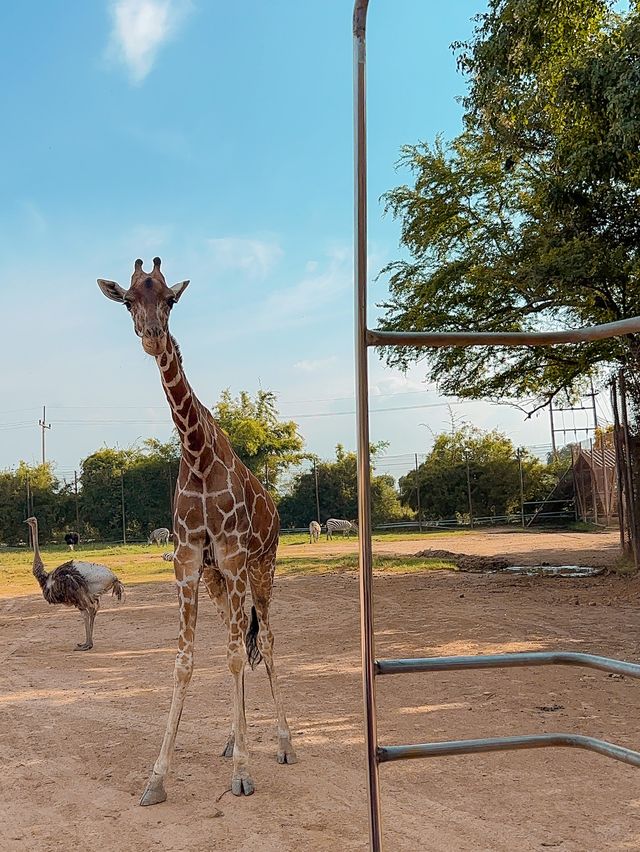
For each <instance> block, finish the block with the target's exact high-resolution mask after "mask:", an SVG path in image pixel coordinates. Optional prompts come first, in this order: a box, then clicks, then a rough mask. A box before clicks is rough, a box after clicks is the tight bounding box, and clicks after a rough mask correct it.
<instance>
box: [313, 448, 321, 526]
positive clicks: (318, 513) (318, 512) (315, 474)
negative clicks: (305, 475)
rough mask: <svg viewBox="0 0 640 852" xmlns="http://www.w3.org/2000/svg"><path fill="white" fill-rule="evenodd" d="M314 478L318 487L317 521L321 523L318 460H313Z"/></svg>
mask: <svg viewBox="0 0 640 852" xmlns="http://www.w3.org/2000/svg"><path fill="white" fill-rule="evenodd" d="M313 480H314V482H315V487H316V521H317V522H318V523H320V492H319V491H318V466H317V464H316V460H315V459H314V460H313Z"/></svg>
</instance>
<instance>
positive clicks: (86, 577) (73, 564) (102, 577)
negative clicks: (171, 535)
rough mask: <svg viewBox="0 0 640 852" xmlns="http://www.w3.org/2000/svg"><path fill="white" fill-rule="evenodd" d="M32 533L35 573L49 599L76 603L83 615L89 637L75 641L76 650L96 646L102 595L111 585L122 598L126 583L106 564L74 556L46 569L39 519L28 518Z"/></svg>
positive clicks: (67, 603) (48, 601)
mask: <svg viewBox="0 0 640 852" xmlns="http://www.w3.org/2000/svg"><path fill="white" fill-rule="evenodd" d="M26 523H27V524H29V526H30V527H31V533H32V536H33V576H34V577H35V578H36V580H37V581H38V583H39V584H40V588H41V589H42V595H43V597H44V599H45V600H46V601H47V603H50V604H64V605H65V606H75V607H76V608H77V609H79V610H80V612H81V613H82V617H83V618H84V629H85V633H86V639H85V641H84V642H81V643H80V644H78V645H76V648H75V650H76V651H89V650H90V649H91V648H93V622H94V620H95V617H96V613H97V612H98V609H99V608H100V595H102V594H104V592H107V591H109V589H111V593H112V594H113V595H114V596H115V597H116V598H117V599H118V600H119V601H121V600H122V598H123V596H124V586H123V585H122V583H121V582H120V580H118V578H117V577H116V575H115V574H114V573H113V571H111V570H110V569H109V568H107V566H106V565H98V564H97V563H96V562H80V560H78V559H71V560H70V561H69V562H64V563H63V564H62V565H59V566H58V567H57V568H55V569H54V570H53V571H51V572H49V573H47V571H46V570H45V567H44V564H43V562H42V558H41V556H40V547H39V544H38V521H37V520H36V518H27V520H26Z"/></svg>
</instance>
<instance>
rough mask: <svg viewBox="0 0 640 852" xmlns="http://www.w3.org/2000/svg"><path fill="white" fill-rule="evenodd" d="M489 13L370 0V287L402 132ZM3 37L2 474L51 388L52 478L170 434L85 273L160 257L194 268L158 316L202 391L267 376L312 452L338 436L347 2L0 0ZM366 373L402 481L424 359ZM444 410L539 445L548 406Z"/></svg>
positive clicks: (379, 287)
mask: <svg viewBox="0 0 640 852" xmlns="http://www.w3.org/2000/svg"><path fill="white" fill-rule="evenodd" d="M483 7H484V4H483V3H482V2H479V0H475V2H474V0H457V2H455V3H447V4H434V3H430V2H428V3H427V2H424V0H396V2H389V0H386V2H385V0H372V2H371V6H370V13H369V36H368V61H369V71H368V82H369V140H370V146H369V185H370V247H369V251H370V272H371V277H372V279H373V278H374V277H375V275H376V273H377V272H378V271H379V269H380V268H381V267H382V266H383V265H384V264H385V263H386V262H388V261H389V260H391V259H393V258H394V257H397V256H398V235H399V228H398V225H397V223H395V222H393V221H392V220H391V219H389V218H384V217H383V216H382V209H381V205H380V203H379V201H378V199H379V196H380V195H381V194H382V193H383V192H384V191H385V190H387V189H389V188H391V187H392V186H394V185H396V184H397V183H400V182H401V181H402V177H403V176H402V175H401V174H399V173H398V172H396V171H395V168H394V164H395V163H396V161H397V159H398V155H399V149H400V146H401V145H402V144H404V143H413V142H416V141H418V140H420V139H423V140H432V139H433V138H434V136H435V135H436V133H438V132H442V133H444V134H445V135H446V136H452V135H454V134H455V133H456V132H457V131H458V130H459V127H460V115H461V108H460V105H459V103H458V102H457V101H456V97H457V96H459V95H461V94H462V93H463V91H464V81H463V80H462V78H461V77H460V76H459V75H458V74H457V72H456V68H455V59H454V56H453V54H452V52H451V50H450V47H449V45H450V44H451V42H453V41H454V40H457V39H464V38H465V37H466V36H467V35H469V34H470V32H471V27H472V25H471V21H470V19H471V18H472V16H473V15H474V14H476V13H477V12H479V11H481V10H482V9H483ZM0 29H1V31H2V32H3V34H4V39H3V50H2V51H1V52H0V71H1V72H2V75H3V79H4V80H5V81H10V84H9V85H5V86H4V87H3V88H2V92H1V93H0V107H1V114H2V118H3V122H2V123H3V133H2V134H1V135H0V155H1V158H2V164H3V167H2V169H1V171H0V187H1V194H2V204H1V205H0V285H1V286H2V297H3V298H2V307H3V314H4V317H3V320H4V321H3V323H2V327H3V334H2V344H1V346H2V350H3V356H4V358H3V360H4V363H5V364H8V365H10V366H9V369H5V370H4V371H3V374H2V380H1V381H2V404H1V406H0V438H1V440H0V468H6V467H11V466H13V465H15V464H16V463H17V461H18V460H19V459H26V460H27V461H34V462H35V461H38V460H39V456H40V433H39V430H38V427H37V420H38V417H39V416H41V408H42V405H43V404H46V406H47V420H48V421H49V422H51V424H52V429H51V430H50V432H48V433H47V436H46V437H47V456H48V458H50V459H52V460H53V461H54V462H55V463H56V466H57V467H58V468H59V469H61V470H63V471H69V470H72V469H73V468H75V467H77V466H78V463H79V460H80V459H81V458H82V457H83V456H84V455H86V454H88V453H89V452H91V451H92V450H94V449H96V448H98V447H100V446H103V445H109V446H115V445H118V446H121V447H124V446H129V445H131V444H132V443H135V442H136V441H137V440H139V439H140V438H141V437H147V436H156V437H159V438H161V439H165V438H166V437H168V435H169V433H170V429H171V422H170V419H169V413H168V408H167V405H166V402H165V399H164V396H163V394H162V391H161V388H160V383H159V378H158V375H157V368H156V365H155V363H154V362H153V360H152V359H151V358H149V357H148V356H146V355H145V354H144V353H143V351H142V348H141V346H140V343H139V341H138V340H137V338H135V336H134V333H133V328H132V325H131V322H130V319H129V317H128V315H127V314H126V311H124V310H123V309H122V308H121V307H120V306H118V305H115V304H114V303H112V302H108V301H107V300H106V299H105V298H104V297H103V296H102V295H101V293H100V292H99V290H98V288H97V285H96V283H95V282H96V278H98V277H103V278H110V279H115V280H117V281H119V282H120V283H121V284H122V285H124V286H128V284H129V277H130V275H131V272H132V268H133V261H134V259H135V258H136V257H138V256H140V257H142V258H144V259H145V261H146V264H145V265H146V267H149V266H150V260H151V258H152V257H153V256H154V255H156V254H159V255H160V256H161V257H162V258H163V270H164V272H165V275H166V276H167V280H168V283H175V282H176V281H180V280H182V279H184V278H189V279H190V280H191V286H190V287H189V289H188V291H187V292H186V293H185V295H184V297H183V299H182V300H181V301H180V304H179V305H178V306H177V307H176V309H175V310H174V312H173V315H172V323H171V324H172V330H173V333H174V334H175V336H176V337H177V339H178V340H179V342H180V345H181V348H182V351H183V355H184V360H185V366H186V370H187V373H188V376H189V378H190V381H191V383H192V385H193V387H194V388H195V389H196V392H197V393H198V395H199V396H200V398H201V399H202V400H203V401H204V402H205V403H208V404H213V403H214V402H215V401H216V400H217V398H218V396H219V394H220V392H221V391H222V390H223V389H224V388H226V387H229V388H230V389H231V391H232V392H233V393H234V394H235V393H237V392H238V391H239V390H241V389H246V390H249V391H251V392H254V391H255V390H256V389H257V388H258V387H260V386H262V387H264V388H267V389H271V390H274V391H275V392H276V393H277V394H278V396H279V399H280V401H281V402H280V409H281V413H282V415H283V416H285V417H291V418H293V419H297V420H298V422H299V424H300V431H301V433H302V434H303V436H304V437H305V440H306V444H307V447H308V448H309V450H311V451H314V452H316V453H318V454H319V455H321V456H325V457H327V456H330V455H331V454H332V452H333V447H334V446H335V444H336V443H338V442H341V443H343V444H344V445H345V446H346V447H348V448H352V447H353V446H354V434H355V427H354V418H353V415H352V414H350V413H349V412H352V411H353V384H354V380H353V357H352V351H353V342H352V341H353V321H352V318H353V310H352V302H353V297H352V232H353V209H352V204H353V201H352V180H353V178H352V160H353V155H352V100H351V99H352V83H351V71H352V68H351V66H352V41H351V3H350V2H349V0H322V2H319V1H318V0H306V2H302V3H301V2H299V0H296V1H295V2H294V0H271V2H264V0H247V2H244V3H242V4H235V3H228V2H222V0H206V1H205V0H93V2H91V3H87V2H86V0H66V2H65V3H50V2H44V0H42V1H41V2H36V0H24V2H22V3H20V4H8V3H4V4H2V6H1V8H0ZM169 279H170V280H169ZM383 298H384V285H383V284H382V283H380V282H378V283H373V282H372V285H371V299H372V303H375V302H376V301H379V300H381V299H383ZM371 388H372V397H373V399H372V406H371V407H372V409H374V410H375V409H395V410H385V411H379V413H374V414H373V415H372V421H371V431H372V438H373V439H374V440H381V439H385V440H388V441H389V442H390V447H389V450H388V454H389V461H388V469H389V471H390V472H392V473H401V472H402V471H401V470H400V469H399V466H400V462H394V461H393V459H394V458H395V457H396V456H399V455H401V454H403V453H413V452H416V451H417V452H424V451H425V450H426V449H427V448H428V446H429V444H430V442H431V431H436V432H437V431H439V430H442V429H443V428H446V427H447V424H448V423H449V420H450V414H449V411H448V409H447V408H446V402H447V401H446V400H443V399H442V398H441V397H439V396H438V394H437V393H436V391H435V390H434V389H433V388H432V387H431V386H429V385H425V384H424V382H423V373H422V371H421V370H420V369H415V370H412V371H411V372H410V373H409V374H408V375H406V376H405V375H402V374H401V373H399V372H397V371H391V370H388V369H387V368H386V367H384V366H383V365H382V364H381V363H379V362H378V361H377V360H376V359H375V357H374V358H373V360H372V373H371ZM443 403H444V404H443ZM418 406H422V407H418ZM454 411H455V416H456V417H457V418H460V419H465V420H469V421H471V422H474V423H476V424H477V425H479V426H481V427H483V428H493V427H498V428H501V429H504V430H506V431H508V432H509V434H511V435H512V436H513V439H514V441H515V442H517V443H519V444H522V445H543V444H547V443H548V442H549V432H548V419H547V417H546V416H542V417H538V418H535V419H533V420H531V421H525V420H524V417H523V415H522V414H521V413H520V412H518V411H516V410H514V409H512V408H509V407H506V406H500V407H496V406H491V405H489V404H485V403H466V404H464V405H456V406H455V407H454ZM423 424H426V425H423ZM394 464H395V466H396V467H398V470H394Z"/></svg>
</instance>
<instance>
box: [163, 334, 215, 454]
mask: <svg viewBox="0 0 640 852" xmlns="http://www.w3.org/2000/svg"><path fill="white" fill-rule="evenodd" d="M156 361H157V363H158V368H159V369H160V378H161V380H162V387H163V389H164V392H165V396H166V397H167V402H168V403H169V407H170V408H171V417H172V418H173V422H174V424H175V427H176V429H177V430H178V434H179V435H180V441H181V442H182V446H183V448H184V449H186V450H188V451H189V452H190V453H196V452H198V451H199V450H200V449H202V447H203V446H204V444H205V441H206V437H207V436H206V435H205V428H206V429H207V430H208V431H209V433H211V432H212V431H213V432H215V423H214V421H213V418H212V417H211V415H210V413H209V411H208V409H207V408H206V407H205V406H204V405H203V404H202V403H201V402H200V400H199V399H198V397H197V396H196V395H195V393H194V392H193V390H192V388H191V385H190V384H189V382H188V381H187V377H186V375H185V372H184V367H183V366H182V356H181V355H180V350H179V349H178V344H177V343H176V341H175V340H174V338H173V337H171V335H169V336H168V339H167V347H166V349H165V351H164V352H163V353H162V355H158V356H157V357H156Z"/></svg>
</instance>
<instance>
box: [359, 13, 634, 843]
mask: <svg viewBox="0 0 640 852" xmlns="http://www.w3.org/2000/svg"><path fill="white" fill-rule="evenodd" d="M368 6H369V0H355V5H354V10H353V47H354V79H353V83H354V149H355V152H354V153H355V240H354V275H355V350H356V351H355V365H356V424H357V454H358V462H357V471H358V521H359V528H360V537H359V542H358V548H359V569H360V632H361V646H362V683H363V700H364V733H365V747H366V762H367V792H368V802H369V837H370V846H371V849H372V850H374V852H379V850H381V849H382V828H381V819H380V785H379V772H378V768H379V764H380V763H384V762H386V761H389V760H403V759H408V758H414V757H433V756H436V755H451V754H470V753H475V752H480V751H497V750H500V751H502V750H505V749H521V748H540V747H545V746H574V747H578V748H586V749H589V750H591V751H595V752H598V753H600V754H604V755H606V756H608V757H613V758H615V759H618V760H623V761H625V762H627V763H631V764H633V765H634V766H640V752H635V751H631V750H629V749H625V748H621V747H620V746H616V745H614V744H612V743H607V742H603V741H601V740H596V739H593V738H591V737H584V736H580V735H577V734H541V735H532V736H522V737H502V738H488V739H480V740H456V741H451V742H442V743H422V744H417V745H400V746H379V745H378V736H377V725H376V721H377V720H376V701H375V678H376V675H382V674H389V673H391V672H393V673H399V672H400V671H402V672H415V671H435V670H443V669H445V670H446V669H447V668H456V669H471V668H487V667H494V666H499V667H504V666H522V665H555V664H569V665H595V662H594V661H597V665H596V667H597V668H602V669H604V670H605V671H616V672H618V671H619V670H620V668H619V667H621V666H622V667H624V669H625V673H626V674H629V675H631V676H632V677H640V666H637V665H634V664H631V663H621V662H620V661H618V660H610V659H608V658H606V657H592V656H590V655H587V654H585V655H577V654H563V653H554V654H546V653H542V654H524V655H521V654H500V655H496V656H491V657H446V658H435V659H432V660H394V661H392V660H379V661H376V660H375V643H374V613H373V554H372V547H371V495H370V470H371V459H370V451H369V373H368V350H369V347H371V346H387V345H393V346H425V347H442V346H495V345H500V346H522V345H526V346H548V345H551V344H562V343H580V342H585V341H590V340H602V339H605V338H608V337H615V336H618V335H622V334H632V333H637V332H640V317H633V318H631V319H626V320H622V321H620V322H614V323H607V324H606V325H600V326H595V327H591V328H579V329H573V330H568V331H549V332H537V333H529V332H504V333H488V332H475V331H465V332H388V331H376V330H371V329H368V328H367V144H366V23H367V11H368Z"/></svg>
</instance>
